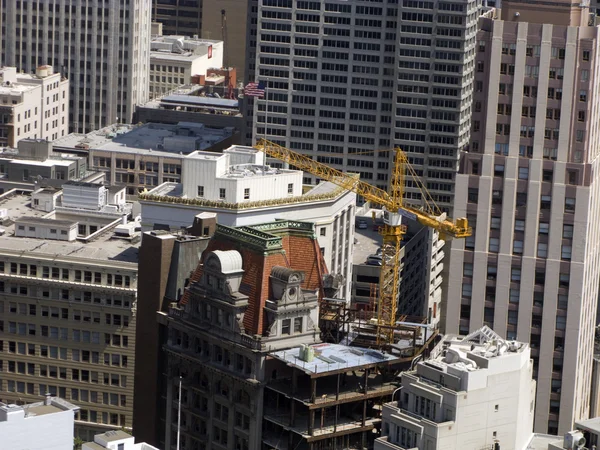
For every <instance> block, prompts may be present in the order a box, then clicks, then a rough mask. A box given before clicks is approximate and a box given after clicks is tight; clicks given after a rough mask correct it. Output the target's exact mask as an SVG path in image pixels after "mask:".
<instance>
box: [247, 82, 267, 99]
mask: <svg viewBox="0 0 600 450" xmlns="http://www.w3.org/2000/svg"><path fill="white" fill-rule="evenodd" d="M244 95H246V96H248V97H261V98H262V97H264V96H265V85H264V84H263V82H262V81H260V82H258V83H248V84H247V85H246V87H245V88H244Z"/></svg>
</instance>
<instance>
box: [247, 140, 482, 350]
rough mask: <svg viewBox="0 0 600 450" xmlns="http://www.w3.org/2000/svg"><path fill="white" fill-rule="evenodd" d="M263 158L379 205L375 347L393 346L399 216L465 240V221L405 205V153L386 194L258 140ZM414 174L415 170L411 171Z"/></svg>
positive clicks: (398, 158)
mask: <svg viewBox="0 0 600 450" xmlns="http://www.w3.org/2000/svg"><path fill="white" fill-rule="evenodd" d="M255 148H256V149H257V150H260V151H262V152H264V153H265V154H266V155H268V156H270V157H272V158H276V159H279V160H281V161H284V162H286V163H288V164H290V165H293V166H294V167H296V168H298V169H300V170H303V171H305V172H308V173H310V174H312V175H315V176H317V177H319V178H320V179H323V180H326V181H330V182H332V183H334V184H337V185H338V186H341V187H343V188H345V189H347V190H349V191H352V192H354V193H356V194H357V195H360V196H361V197H363V198H364V199H365V200H366V201H370V202H372V203H375V204H379V205H381V206H382V209H383V211H384V213H383V222H384V225H383V227H381V228H380V230H379V232H380V234H381V235H382V236H383V246H382V263H381V273H380V275H379V299H378V301H377V302H376V307H377V344H378V345H379V346H383V345H386V344H393V343H394V327H395V323H396V311H397V308H398V290H399V277H400V259H399V255H400V243H401V241H402V236H403V235H404V234H405V233H406V226H404V225H402V216H404V217H406V218H408V219H413V220H418V221H419V222H420V223H422V224H423V225H426V226H428V227H430V228H433V229H435V230H438V231H439V232H440V233H441V234H442V236H450V237H454V238H465V237H467V236H470V235H471V233H472V229H471V227H469V225H468V223H467V219H466V218H459V219H456V221H455V222H453V221H452V220H451V219H448V218H447V217H446V214H445V213H441V214H434V213H431V212H426V211H422V210H420V209H417V208H414V207H411V206H408V205H405V204H404V200H403V191H404V171H405V168H407V167H408V168H410V165H409V163H408V159H407V157H406V154H405V153H404V152H402V151H401V150H400V149H395V150H394V152H395V158H394V166H393V170H392V177H391V180H390V185H389V189H388V190H389V192H386V191H385V190H383V189H380V188H378V187H375V186H372V185H370V184H369V183H365V182H364V181H360V180H358V179H357V178H356V177H355V176H352V175H350V174H347V173H344V172H341V171H339V170H336V169H333V168H331V167H329V166H326V165H325V164H321V163H319V162H316V161H314V160H313V159H311V158H310V157H308V156H305V155H302V154H300V153H296V152H294V151H292V150H290V149H288V148H285V147H282V146H280V145H277V144H274V143H272V142H269V141H267V140H265V139H261V140H260V141H259V142H258V143H257V145H256V146H255ZM413 174H414V171H413Z"/></svg>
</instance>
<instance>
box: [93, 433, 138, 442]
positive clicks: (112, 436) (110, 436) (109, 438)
mask: <svg viewBox="0 0 600 450" xmlns="http://www.w3.org/2000/svg"><path fill="white" fill-rule="evenodd" d="M96 436H97V437H100V438H101V439H104V440H105V441H106V442H113V441H120V440H121V439H128V438H130V437H132V436H131V435H130V434H128V433H125V432H124V431H122V430H114V431H107V432H106V433H102V434H99V435H98V434H97V435H96Z"/></svg>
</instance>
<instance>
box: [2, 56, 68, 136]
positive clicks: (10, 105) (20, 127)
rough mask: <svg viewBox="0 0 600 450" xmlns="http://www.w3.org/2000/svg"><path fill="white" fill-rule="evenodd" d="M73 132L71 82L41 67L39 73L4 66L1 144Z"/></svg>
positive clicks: (47, 68) (48, 68)
mask: <svg viewBox="0 0 600 450" xmlns="http://www.w3.org/2000/svg"><path fill="white" fill-rule="evenodd" d="M68 132H69V81H68V80H66V79H65V78H63V77H62V76H61V75H60V74H58V73H54V69H53V68H52V66H40V67H38V68H37V69H36V71H35V74H31V75H30V74H24V73H17V69H16V68H15V67H4V68H1V69H0V146H4V147H16V146H17V143H18V142H19V141H20V140H21V139H27V138H31V139H48V140H54V139H56V138H58V137H61V136H64V135H65V134H67V133H68Z"/></svg>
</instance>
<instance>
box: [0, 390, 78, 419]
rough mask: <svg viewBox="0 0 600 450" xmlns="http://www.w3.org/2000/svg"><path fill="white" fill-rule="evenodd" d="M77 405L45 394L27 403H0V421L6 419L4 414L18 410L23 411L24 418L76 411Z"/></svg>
mask: <svg viewBox="0 0 600 450" xmlns="http://www.w3.org/2000/svg"><path fill="white" fill-rule="evenodd" d="M78 409H79V407H78V406H75V405H73V404H72V403H69V402H67V401H66V400H63V399H61V398H59V397H50V396H47V398H46V399H44V401H41V402H36V403H30V404H28V405H22V406H19V405H7V404H4V403H0V411H1V413H0V422H2V421H4V420H6V414H12V413H16V412H19V411H23V412H24V418H25V419H28V418H30V417H35V416H45V415H48V414H54V413H59V412H63V411H68V410H71V411H76V410H78Z"/></svg>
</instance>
